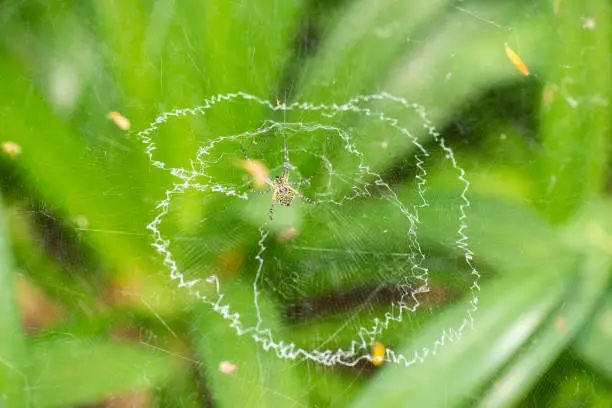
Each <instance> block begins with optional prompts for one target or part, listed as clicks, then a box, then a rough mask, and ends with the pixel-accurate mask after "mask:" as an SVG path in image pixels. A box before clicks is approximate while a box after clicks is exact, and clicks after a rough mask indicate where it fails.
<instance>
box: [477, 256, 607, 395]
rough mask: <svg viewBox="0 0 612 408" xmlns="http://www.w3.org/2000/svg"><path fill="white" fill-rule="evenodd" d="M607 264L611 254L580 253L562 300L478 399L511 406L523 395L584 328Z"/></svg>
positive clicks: (601, 288) (600, 290)
mask: <svg viewBox="0 0 612 408" xmlns="http://www.w3.org/2000/svg"><path fill="white" fill-rule="evenodd" d="M610 266H611V258H610V257H609V256H607V255H605V254H601V253H592V254H588V255H587V256H585V257H584V260H583V264H582V265H581V266H580V267H579V268H580V274H579V277H578V282H577V283H576V285H574V286H573V288H572V289H571V290H570V291H569V293H568V294H567V297H566V298H565V303H564V304H562V305H561V306H560V307H559V308H558V310H557V311H556V313H554V314H553V315H551V318H550V319H549V321H548V322H547V323H546V324H544V325H543V327H542V329H541V330H540V331H539V332H538V333H537V334H536V336H534V338H533V339H532V341H530V342H529V343H528V344H526V345H525V347H524V348H523V349H522V350H521V352H520V354H519V356H518V357H517V358H516V359H515V360H514V361H513V362H512V363H511V364H510V366H509V367H507V368H506V369H504V371H503V373H502V374H501V375H500V376H499V377H498V378H496V379H495V381H494V382H493V383H492V384H491V385H490V387H489V388H488V390H487V391H486V395H485V396H484V397H483V398H482V399H481V400H480V404H481V405H482V406H485V407H511V406H514V404H516V403H518V402H519V401H520V400H521V399H522V398H523V397H524V396H525V395H527V393H528V392H529V390H530V389H531V387H533V385H534V384H536V383H537V381H539V380H540V378H541V377H542V375H543V374H544V373H545V371H546V370H547V369H548V367H550V366H551V365H552V364H553V363H554V361H555V360H557V359H558V358H559V356H560V355H561V353H562V352H563V351H564V350H565V349H566V347H567V345H568V344H569V343H570V341H571V340H572V339H573V338H574V336H575V335H576V334H577V333H580V332H582V331H584V330H585V329H587V328H588V326H587V325H586V324H585V323H586V322H587V321H588V319H589V318H590V316H591V313H592V311H593V309H594V307H595V305H597V304H598V303H599V301H600V300H601V299H602V296H603V295H604V294H605V293H606V292H607V281H608V270H609V268H610Z"/></svg>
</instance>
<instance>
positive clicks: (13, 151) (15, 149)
mask: <svg viewBox="0 0 612 408" xmlns="http://www.w3.org/2000/svg"><path fill="white" fill-rule="evenodd" d="M2 150H3V151H4V153H6V154H7V155H9V156H10V157H11V158H13V159H14V158H16V157H17V156H19V155H20V154H21V146H19V145H18V144H17V143H15V142H9V141H7V142H2Z"/></svg>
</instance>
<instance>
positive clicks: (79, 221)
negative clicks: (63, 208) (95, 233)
mask: <svg viewBox="0 0 612 408" xmlns="http://www.w3.org/2000/svg"><path fill="white" fill-rule="evenodd" d="M73 221H74V223H75V224H76V225H77V227H79V228H87V227H89V220H88V219H87V217H85V216H84V215H77V216H75V217H74V218H73Z"/></svg>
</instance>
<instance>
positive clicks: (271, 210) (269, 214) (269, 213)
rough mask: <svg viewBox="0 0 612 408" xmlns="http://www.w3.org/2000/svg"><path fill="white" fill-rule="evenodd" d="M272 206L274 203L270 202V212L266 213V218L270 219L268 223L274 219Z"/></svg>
mask: <svg viewBox="0 0 612 408" xmlns="http://www.w3.org/2000/svg"><path fill="white" fill-rule="evenodd" d="M274 204H275V201H274V200H272V203H270V210H269V211H268V216H269V217H270V221H272V220H273V219H274Z"/></svg>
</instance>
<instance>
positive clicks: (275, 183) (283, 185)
mask: <svg viewBox="0 0 612 408" xmlns="http://www.w3.org/2000/svg"><path fill="white" fill-rule="evenodd" d="M284 146H285V147H284V151H285V162H284V164H283V174H282V175H280V176H276V177H274V178H273V179H270V177H268V176H265V182H266V184H268V185H269V186H270V188H269V189H267V190H265V191H263V192H261V191H257V190H255V191H257V192H260V193H263V194H267V193H270V192H272V202H271V203H270V211H269V212H268V215H269V216H270V220H272V219H273V218H274V206H275V205H276V204H280V205H283V206H285V207H289V206H290V205H291V204H293V201H294V200H295V198H296V197H297V198H299V199H301V200H302V201H305V202H307V203H308V204H313V205H316V204H319V202H318V201H314V200H311V199H310V198H308V197H305V196H304V195H302V193H300V192H299V191H297V190H296V189H294V188H293V187H292V186H299V185H302V184H307V183H310V179H311V178H312V177H313V176H314V174H313V175H312V176H310V177H308V178H307V179H305V180H301V181H293V182H291V181H289V170H290V166H291V165H290V163H289V153H288V151H287V141H286V140H285V141H284ZM240 148H241V149H242V153H243V154H244V158H245V159H246V160H247V161H249V162H251V159H250V158H249V156H248V155H247V152H246V150H245V149H244V146H243V145H242V143H241V144H240Z"/></svg>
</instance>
